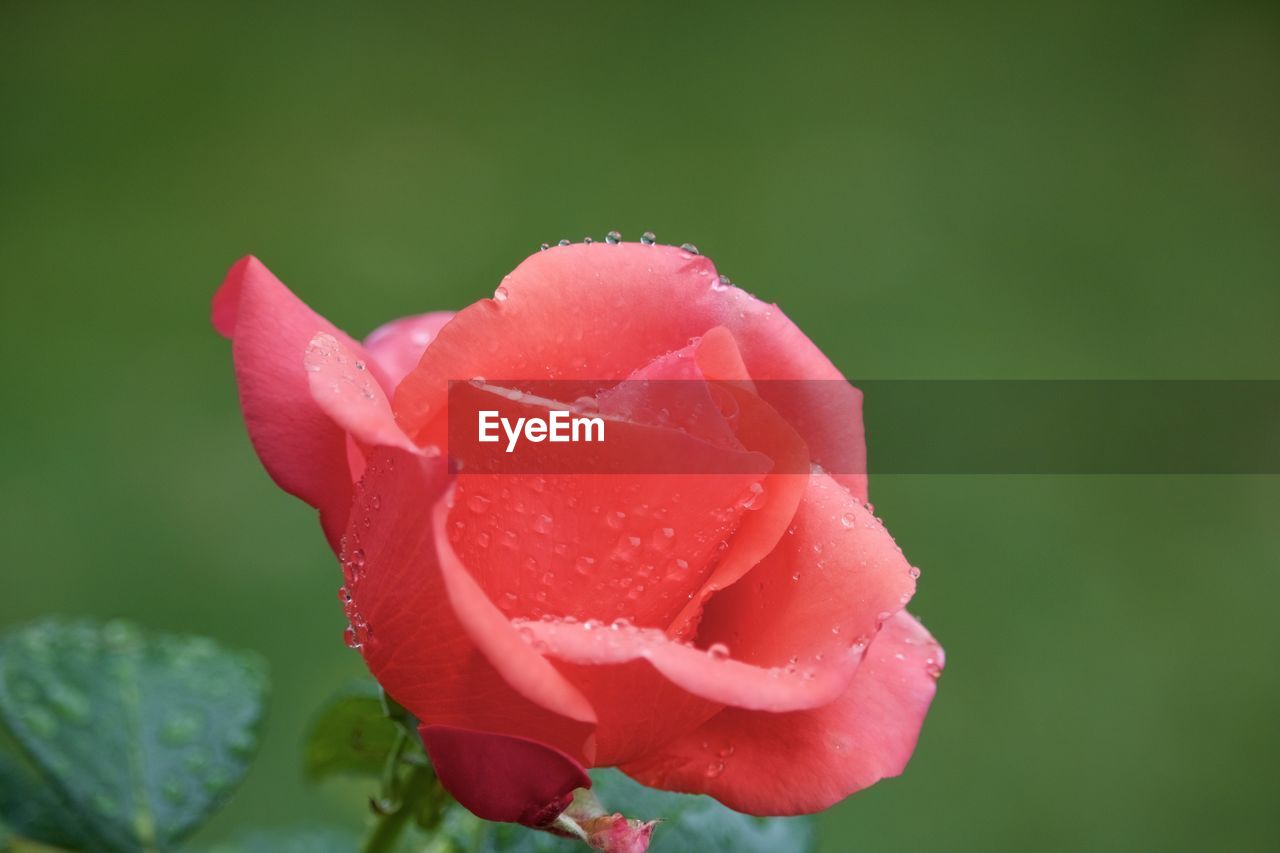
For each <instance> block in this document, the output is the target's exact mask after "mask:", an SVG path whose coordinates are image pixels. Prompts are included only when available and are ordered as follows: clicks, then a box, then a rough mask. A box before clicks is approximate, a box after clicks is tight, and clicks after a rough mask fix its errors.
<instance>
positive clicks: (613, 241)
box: [604, 231, 622, 246]
mask: <svg viewBox="0 0 1280 853" xmlns="http://www.w3.org/2000/svg"><path fill="white" fill-rule="evenodd" d="M604 241H605V242H606V243H608V244H609V245H610V246H616V245H618V244H619V243H621V242H622V234H621V233H619V232H617V231H610V232H609V233H608V234H606V235H604Z"/></svg>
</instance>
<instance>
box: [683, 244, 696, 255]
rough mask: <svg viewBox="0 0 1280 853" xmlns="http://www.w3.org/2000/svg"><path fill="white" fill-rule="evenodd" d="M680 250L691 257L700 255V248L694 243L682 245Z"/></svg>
mask: <svg viewBox="0 0 1280 853" xmlns="http://www.w3.org/2000/svg"><path fill="white" fill-rule="evenodd" d="M680 248H681V249H683V250H684V251H686V252H688V253H689V254H691V255H696V254H698V247H697V246H695V245H693V244H692V243H681V244H680Z"/></svg>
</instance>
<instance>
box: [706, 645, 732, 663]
mask: <svg viewBox="0 0 1280 853" xmlns="http://www.w3.org/2000/svg"><path fill="white" fill-rule="evenodd" d="M707 657H709V658H711V659H712V660H728V659H729V647H728V646H726V645H725V644H724V643H712V644H711V645H710V646H708V647H707Z"/></svg>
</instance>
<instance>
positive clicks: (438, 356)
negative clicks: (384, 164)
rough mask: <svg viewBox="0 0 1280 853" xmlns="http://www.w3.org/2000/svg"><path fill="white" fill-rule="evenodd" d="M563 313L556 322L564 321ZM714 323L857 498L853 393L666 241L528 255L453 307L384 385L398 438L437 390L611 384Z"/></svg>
mask: <svg viewBox="0 0 1280 853" xmlns="http://www.w3.org/2000/svg"><path fill="white" fill-rule="evenodd" d="M569 317H571V318H574V320H573V322H567V321H566V318H569ZM716 326H724V327H725V328H726V329H728V330H729V331H730V332H731V333H732V334H733V337H734V339H735V340H736V341H737V343H738V346H739V348H740V349H741V353H742V361H743V364H744V365H745V367H746V370H747V372H748V373H749V375H750V376H751V377H752V378H753V379H754V380H757V381H762V380H775V379H787V380H836V381H831V382H790V383H776V382H775V383H770V384H769V386H768V388H767V389H763V390H762V391H761V394H762V396H763V397H764V399H765V400H766V401H767V402H769V403H770V404H771V405H772V406H773V407H774V408H775V409H777V410H778V411H779V413H780V414H781V415H782V417H783V419H784V420H786V421H787V422H788V423H790V424H792V425H793V426H794V427H795V428H796V430H797V431H798V432H799V433H800V435H801V436H802V437H803V438H804V440H805V442H806V443H807V444H808V445H809V449H810V453H811V455H812V457H813V459H814V461H816V462H818V463H819V464H822V465H823V466H824V467H826V468H827V469H828V470H831V471H833V472H837V474H836V475H835V476H836V479H837V480H838V481H839V482H841V483H842V484H843V485H845V486H846V487H848V488H850V489H852V490H853V491H854V493H855V494H856V495H858V496H859V497H863V498H865V496H866V477H865V450H864V446H863V430H862V423H861V418H860V417H858V418H855V419H853V420H852V421H851V420H850V415H851V413H858V412H860V411H861V394H860V393H859V392H858V391H857V390H856V389H854V388H852V387H851V386H849V385H847V384H846V383H844V382H843V381H842V380H843V377H842V376H841V375H840V372H839V371H837V370H836V369H835V367H833V366H832V364H831V362H830V361H829V360H828V359H827V358H826V356H824V355H823V354H822V352H821V351H820V350H819V349H818V348H817V347H816V346H815V345H814V344H813V342H812V341H810V340H809V339H808V338H807V337H805V335H804V333H803V332H801V331H800V330H799V329H798V328H796V326H795V325H794V324H793V323H792V322H791V321H790V320H788V319H787V318H786V317H785V316H784V315H783V313H782V312H781V311H780V310H779V309H778V308H777V307H776V306H772V305H767V304H765V303H763V302H760V301H759V300H757V299H755V298H754V297H752V296H750V295H748V294H747V293H745V292H743V291H741V290H739V289H737V288H735V287H728V286H723V285H720V284H718V283H717V274H716V270H715V267H714V266H713V265H712V263H711V261H710V260H708V259H707V258H705V257H702V256H697V255H692V254H690V253H688V252H685V251H682V250H681V249H678V248H675V247H671V246H647V245H642V244H636V243H622V244H619V245H608V244H590V245H571V246H562V247H555V248H552V249H549V250H547V251H545V252H539V253H537V254H535V255H533V256H532V257H530V258H529V259H527V260H526V261H525V262H524V263H522V264H521V265H520V266H519V267H518V268H517V269H516V270H515V271H514V272H513V273H512V274H511V275H510V276H508V277H507V278H506V279H504V280H503V282H502V284H501V286H500V287H499V289H498V291H497V292H496V294H495V299H490V300H483V301H481V302H478V303H476V304H474V305H472V306H470V307H468V308H466V309H464V310H462V311H460V312H458V314H457V315H456V316H455V317H454V319H453V321H452V322H450V323H449V324H448V325H447V326H446V327H444V328H443V329H441V330H440V333H439V334H438V335H437V337H436V339H435V340H434V341H433V342H432V343H431V346H430V347H429V350H428V351H429V355H430V357H429V358H424V360H423V361H422V362H421V363H420V364H419V365H418V367H417V368H415V369H414V370H413V371H412V372H410V373H409V374H408V375H407V376H406V377H405V378H404V380H403V381H402V382H401V383H400V385H399V386H398V387H397V389H396V396H395V400H394V408H395V410H396V415H397V418H399V420H400V421H401V424H402V426H403V427H404V428H405V432H406V433H407V434H408V435H409V436H410V437H412V438H414V439H415V441H418V442H420V443H425V442H427V441H428V439H427V438H426V437H425V436H424V433H430V432H431V421H432V420H434V419H436V418H437V417H438V416H439V415H440V414H441V411H442V409H443V407H444V402H445V398H446V394H447V383H448V381H449V380H451V379H454V380H458V379H463V380H465V379H470V378H471V377H473V376H485V377H489V378H496V379H588V380H601V381H602V382H604V383H608V384H611V383H612V382H616V381H618V380H621V379H624V378H626V377H627V376H629V375H630V374H631V373H632V371H634V370H635V369H636V367H637V366H638V365H644V364H646V363H648V362H649V361H651V360H653V359H654V358H657V357H659V356H661V355H663V354H665V353H668V352H671V351H673V350H678V349H681V348H683V347H685V346H686V345H687V344H688V341H689V339H690V338H694V337H697V336H699V335H702V334H703V333H705V332H707V331H708V330H709V329H711V328H713V327H716Z"/></svg>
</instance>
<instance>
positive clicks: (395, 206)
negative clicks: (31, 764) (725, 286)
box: [0, 0, 1280, 851]
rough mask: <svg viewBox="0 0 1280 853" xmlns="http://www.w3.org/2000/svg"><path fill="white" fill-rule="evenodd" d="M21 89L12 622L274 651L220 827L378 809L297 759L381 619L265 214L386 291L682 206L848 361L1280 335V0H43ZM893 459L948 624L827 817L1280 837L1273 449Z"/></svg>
mask: <svg viewBox="0 0 1280 853" xmlns="http://www.w3.org/2000/svg"><path fill="white" fill-rule="evenodd" d="M0 115H2V116H3V117H4V132H3V134H0V194H2V197H3V204H0V254H2V256H3V257H4V259H5V271H4V275H3V288H4V291H3V304H4V310H3V312H0V329H2V330H3V333H4V334H3V336H0V340H2V343H0V346H2V347H3V356H4V363H5V364H6V365H7V370H6V378H5V399H6V404H5V407H4V414H5V417H4V419H3V422H2V424H0V448H3V450H0V453H3V458H0V471H2V472H3V473H2V474H0V510H2V511H0V541H3V542H4V543H5V562H6V566H7V568H6V574H5V594H4V595H3V596H0V623H3V624H6V625H7V624H14V623H17V622H20V621H26V620H28V619H29V618H31V617H32V616H33V615H34V614H38V613H44V612H52V611H59V612H71V613H76V614H86V615H93V616H102V617H106V616H127V617H131V618H136V619H138V620H140V621H144V622H146V623H147V624H149V625H156V626H157V627H160V628H162V629H179V630H184V631H188V630H189V631H195V632H199V633H204V634H209V635H212V636H216V637H218V638H220V639H222V640H225V641H227V642H228V643H230V644H232V645H234V646H236V647H249V648H256V649H260V650H262V651H263V652H264V653H265V654H266V656H267V657H268V658H269V659H270V661H271V663H272V665H273V670H274V671H275V672H276V673H277V674H278V679H277V690H276V695H277V697H278V700H277V701H276V702H274V703H273V706H272V708H271V709H270V712H269V719H268V737H267V739H266V741H265V744H264V749H263V755H262V760H261V762H260V763H259V764H257V765H255V767H254V768H253V770H252V771H251V773H250V774H249V777H248V778H247V780H246V784H245V785H244V786H243V787H242V789H241V791H240V793H239V795H238V796H237V797H236V799H235V800H234V801H233V802H232V803H231V804H230V806H229V807H228V808H226V809H225V810H223V811H222V812H220V813H219V815H218V816H217V817H216V818H215V820H214V821H213V823H212V824H211V825H210V826H209V828H208V829H207V830H205V831H202V832H201V833H200V835H199V836H198V840H199V841H200V842H201V843H206V842H207V843H214V842H217V841H219V840H221V839H226V838H230V837H232V836H233V835H234V834H235V833H236V832H237V831H239V830H241V829H243V828H245V827H250V826H294V825H303V826H307V825H325V826H327V825H331V824H332V823H334V822H346V823H349V824H351V825H356V824H357V823H358V821H359V820H360V819H361V818H360V816H361V814H363V806H362V805H361V802H362V800H361V796H359V795H360V794H361V792H362V791H363V788H361V787H360V785H359V783H354V782H353V783H344V782H341V781H333V782H326V783H324V784H323V785H320V786H309V785H305V784H302V780H301V774H300V771H299V761H298V758H299V755H300V752H301V738H302V734H303V732H304V731H305V729H306V726H307V723H308V720H309V719H310V717H311V714H312V713H313V709H314V708H316V707H319V705H320V704H321V702H322V700H323V699H324V698H325V697H326V695H328V694H329V692H330V691H331V690H332V689H333V688H334V686H335V685H338V684H341V683H342V682H343V681H344V680H346V679H347V678H349V677H351V676H353V675H356V674H359V673H360V671H361V666H360V662H359V660H358V658H357V656H356V655H354V654H353V653H351V652H350V651H349V650H348V649H346V648H345V647H344V646H343V644H342V641H341V631H342V628H343V626H344V621H343V616H342V612H341V608H340V607H338V606H337V603H336V602H335V601H334V590H335V589H336V588H337V586H338V585H339V583H340V581H341V577H340V574H339V572H338V571H337V568H336V566H335V564H334V562H333V560H332V557H331V555H330V554H329V553H328V552H327V550H326V548H325V546H324V543H323V540H322V538H321V536H320V535H319V533H318V530H317V527H316V524H315V519H314V517H313V513H311V512H310V511H309V510H307V509H306V508H305V507H303V506H301V505H299V504H297V503H296V502H295V501H293V500H292V499H290V498H288V497H287V496H285V495H283V494H280V493H279V492H278V491H277V490H276V489H275V487H274V486H272V484H271V483H270V481H269V480H268V479H267V477H266V476H265V475H264V474H263V473H262V472H261V470H260V468H259V466H258V464H257V462H256V460H255V459H254V458H253V454H252V452H251V450H250V448H249V445H248V442H247V440H246V439H245V436H244V431H243V427H242V424H241V422H240V415H239V412H238V409H237V406H236V400H235V391H234V385H233V382H232V378H231V372H230V369H229V354H228V347H227V345H226V343H225V342H224V341H222V340H220V339H218V338H216V337H215V336H214V334H213V333H212V332H211V331H210V330H209V329H208V326H207V321H206V312H207V302H208V298H209V295H210V294H211V292H212V290H213V288H214V287H215V286H216V285H217V283H218V281H219V280H220V278H221V275H222V273H223V271H224V270H225V269H226V267H227V266H228V265H229V264H230V263H231V262H232V261H233V260H234V259H235V258H236V257H237V256H239V255H241V254H243V253H246V252H254V253H257V254H258V255H260V256H261V257H262V258H263V259H264V260H265V261H266V262H267V263H268V264H269V265H270V266H271V267H272V268H273V269H274V270H275V271H276V272H278V273H279V274H280V275H281V276H282V277H283V279H284V280H285V281H286V282H287V283H288V284H290V285H291V286H293V287H294V288H295V289H296V290H297V291H298V292H299V293H300V294H301V295H302V296H303V297H304V298H305V299H306V300H307V301H308V302H310V303H311V304H312V305H314V306H315V307H316V308H317V309H318V310H320V311H321V312H323V313H325V314H326V315H328V316H329V317H331V318H333V319H334V320H335V321H336V322H337V323H338V324H339V325H341V326H343V327H344V328H346V329H348V330H350V331H351V332H353V333H356V334H363V333H365V332H367V331H369V330H370V329H372V328H373V327H375V326H376V325H377V324H378V323H380V322H382V321H383V320H385V319H387V318H390V317H392V316H396V315H399V314H405V313H412V312H417V311H423V310H427V309H431V308H438V307H455V306H460V305H464V304H466V303H468V302H470V301H472V300H474V299H476V298H478V297H481V296H485V295H488V294H490V293H492V290H493V287H494V286H495V285H496V284H497V282H498V281H499V280H500V279H501V277H502V275H503V274H504V273H506V272H508V271H509V270H510V269H511V268H512V267H513V266H514V265H515V264H516V263H517V262H518V261H519V260H520V259H521V258H522V257H523V256H524V255H525V254H527V253H528V252H531V251H533V250H534V249H535V248H536V246H537V244H538V243H539V242H541V241H554V240H555V239H557V238H560V237H571V238H573V239H581V238H582V237H583V236H584V235H587V234H591V235H593V236H595V237H597V238H599V237H601V236H602V235H603V232H605V231H606V230H608V229H610V228H618V229H620V230H621V231H622V232H623V233H624V235H626V236H628V237H629V238H631V239H635V238H636V237H637V236H638V235H639V233H640V232H641V231H642V230H644V229H653V230H655V231H656V232H657V234H658V236H659V239H660V240H662V241H663V242H675V243H679V242H682V241H685V240H689V241H692V242H695V243H697V244H698V245H699V247H700V248H702V250H703V251H704V252H705V253H707V254H708V255H710V256H711V257H712V258H714V259H715V260H716V262H717V263H718V265H719V266H720V268H721V270H722V271H723V272H725V273H727V274H728V275H730V276H731V277H732V278H733V279H734V280H735V281H737V282H740V283H742V285H743V286H744V287H746V288H747V289H749V290H752V291H754V292H756V293H757V294H758V295H760V296H762V297H764V298H766V299H769V300H774V301H778V302H780V303H781V304H782V306H783V308H784V310H786V312H787V313H788V314H789V315H790V316H791V317H793V318H794V319H795V320H796V321H797V322H798V323H799V325H800V326H801V327H802V328H803V329H805V330H806V331H807V332H808V333H809V334H810V335H811V336H812V337H813V338H814V340H815V341H817V343H818V344H819V345H820V346H822V347H823V349H824V350H825V351H826V352H827V353H828V354H829V355H830V356H831V358H832V359H833V360H834V361H835V362H836V363H837V364H838V365H839V366H840V367H842V368H843V369H845V370H846V372H848V373H850V374H855V375H858V376H864V377H869V378H902V377H922V378H961V377H963V378H1000V377H1033V378H1038V377H1084V378H1092V377H1124V378H1224V377H1236V378H1251V377H1258V378H1275V377H1276V375H1277V373H1278V372H1280V351H1278V350H1277V347H1276V339H1277V334H1276V333H1277V326H1276V318H1277V316H1280V287H1277V286H1276V270H1277V269H1278V268H1280V241H1277V240H1276V238H1275V235H1276V234H1277V233H1280V192H1278V190H1280V159H1278V158H1277V151H1280V144H1278V143H1280V13H1278V12H1277V8H1276V6H1275V4H1272V3H1258V2H1234V0H1231V1H1230V2H1208V0H1201V2H1181V1H1180V0H1174V1H1173V2H1154V0H1153V2H1122V3H1103V2H1048V3H1037V4H1019V3H1013V2H1007V3H972V4H953V5H949V6H943V5H940V4H923V3H907V4H877V5H876V6H875V7H872V6H870V5H863V4H857V3H844V4H835V3H830V4H821V5H819V4H775V5H772V6H746V5H743V4H733V3H728V2H712V3H704V4H689V3H682V4H663V3H652V2H651V3H646V4H643V5H640V6H617V7H609V6H601V5H600V4H589V3H581V4H563V5H560V4H557V5H556V6H555V7H554V8H551V7H548V6H546V5H545V4H516V3H508V4H499V5H494V4H457V5H455V6H452V7H443V6H439V5H435V4H426V3H413V4H409V3H405V4H381V5H379V6H378V7H377V8H367V7H358V6H352V5H350V4H337V3H326V2H321V3H309V4H302V3H290V2H280V3H271V4H262V3H250V2H247V0H241V2H227V3H219V4H209V5H203V6H192V5H188V4H166V3H159V2H140V3H133V4H127V5H121V4H97V3H89V2H67V3H58V4H52V3H39V2H34V0H10V2H5V3H4V4H3V5H0ZM868 405H874V400H871V401H869V403H868ZM938 416H939V417H940V418H945V416H946V413H939V415H938ZM881 428H882V429H888V428H891V425H885V426H883V427H881ZM871 454H872V458H873V459H874V454H875V445H874V437H873V443H872V446H871ZM872 493H873V499H874V500H875V502H876V506H877V510H878V513H879V514H880V515H882V516H883V517H884V518H885V520H886V522H887V523H888V525H889V527H890V529H891V530H893V532H894V533H895V535H896V536H897V538H898V541H899V542H900V544H902V546H903V547H904V548H905V550H906V552H907V554H908V556H909V557H910V558H911V559H912V561H913V562H914V563H916V564H918V565H921V566H922V567H923V568H924V576H923V579H922V583H921V587H920V594H919V595H918V596H917V599H916V601H915V603H914V604H913V609H914V610H916V611H917V612H918V613H920V614H921V615H922V618H923V619H924V621H925V622H926V624H928V625H929V627H930V628H931V629H933V630H934V631H935V632H936V633H937V634H938V636H939V637H940V638H941V639H942V640H943V642H944V643H945V645H946V647H947V651H948V669H947V673H946V675H945V676H944V678H943V680H942V682H941V691H940V693H939V697H938V700H937V702H936V703H935V706H934V709H933V711H932V713H931V715H930V717H929V720H928V722H927V724H926V726H925V729H924V733H923V737H922V739H921V742H920V747H919V750H918V752H917V754H916V757H915V758H914V759H913V761H912V763H911V765H910V767H909V768H908V770H907V772H906V774H905V776H903V777H902V778H901V779H899V780H895V781H891V782H886V783H883V784H881V785H877V786H876V787H875V788H873V789H871V790H869V791H867V792H864V793H862V794H859V795H858V796H856V797H853V798H852V799H850V800H849V801H847V802H846V803H844V804H843V805H841V806H839V807H837V808H835V809H832V810H831V811H830V812H829V813H828V814H826V815H825V816H824V817H823V818H822V819H821V833H820V843H821V849H823V850H829V851H841V850H848V849H857V850H860V851H876V850H896V849H920V848H934V849H946V850H956V851H960V850H983V851H989V850H1022V849H1028V848H1034V849H1037V850H1045V851H1050V850H1079V849H1092V850H1107V849H1114V850H1131V849H1187V848H1197V847H1204V846H1212V847H1215V848H1219V849H1258V848H1263V847H1266V846H1269V844H1270V842H1271V836H1272V835H1273V831H1272V827H1271V823H1272V821H1271V819H1270V813H1271V809H1272V805H1273V803H1274V801H1275V800H1276V798H1277V795H1278V794H1280V790H1278V788H1280V783H1277V781H1276V778H1275V774H1274V767H1275V764H1276V759H1277V753H1278V752H1280V748H1278V747H1280V743H1278V738H1277V735H1276V733H1275V732H1276V730H1275V727H1274V726H1273V724H1272V723H1273V721H1274V719H1275V718H1276V716H1277V714H1278V713H1280V683H1278V680H1280V676H1278V675H1277V672H1276V669H1275V667H1274V666H1272V660H1271V659H1272V657H1273V654H1274V649H1276V648H1277V647H1280V623H1278V622H1277V620H1275V618H1274V616H1273V614H1272V612H1271V611H1272V609H1273V608H1272V602H1273V601H1275V600H1276V598H1277V595H1278V594H1280V573H1278V572H1277V571H1276V566H1277V563H1278V561H1277V557H1278V556H1280V553H1278V551H1277V543H1276V537H1275V533H1274V528H1275V521H1274V519H1275V518H1276V516H1277V513H1280V484H1277V482H1276V481H1275V479H1274V478H1267V477H1253V478H1250V477H1237V478H1229V477H1102V476H1090V477H1056V478H1049V477H1029V476H1027V477H982V476H932V477H931V476H913V477H907V476H893V477H890V476H887V477H881V478H878V479H877V480H876V481H875V482H873V484H872Z"/></svg>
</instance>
